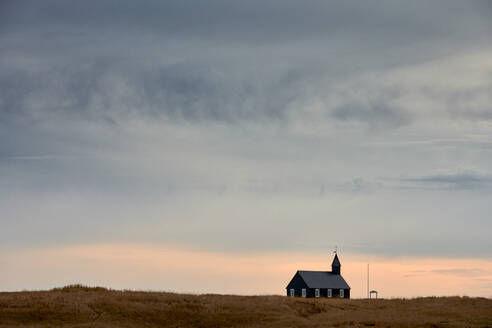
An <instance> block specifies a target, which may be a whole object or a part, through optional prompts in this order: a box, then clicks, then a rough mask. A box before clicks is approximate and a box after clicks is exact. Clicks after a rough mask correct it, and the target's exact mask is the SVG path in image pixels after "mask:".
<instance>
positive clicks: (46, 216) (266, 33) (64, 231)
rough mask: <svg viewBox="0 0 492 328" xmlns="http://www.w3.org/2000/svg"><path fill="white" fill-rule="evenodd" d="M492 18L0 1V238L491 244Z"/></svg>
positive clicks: (220, 244) (370, 6)
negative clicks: (0, 225)
mask: <svg viewBox="0 0 492 328" xmlns="http://www.w3.org/2000/svg"><path fill="white" fill-rule="evenodd" d="M491 17H492V5H491V4H490V2H489V1H466V2H464V1H433V2H411V3H410V2H403V1H401V2H399V1H397V2H395V1H375V2H364V1H343V3H340V2H330V1H265V0H263V1H214V0H212V1H184V0H180V1H138V2H136V1H121V0H119V1H116V0H115V1H91V2H87V1H82V2H81V1H61V0H60V1H53V0H47V1H42V2H40V1H2V2H1V3H0V140H1V141H0V208H1V209H2V214H1V216H0V220H1V221H2V229H1V230H0V243H1V244H2V246H3V247H12V248H21V247H27V246H32V245H48V244H49V245H62V244H71V243H86V242H89V243H90V242H96V241H98V242H99V241H104V242H106V241H114V242H120V241H137V242H139V241H145V242H149V241H150V242H158V243H164V244H173V245H181V246H183V247H190V248H200V249H213V250H221V251H240V252H248V251H263V250H264V251H272V250H273V251H282V250H284V251H291V250H302V251H312V252H325V251H328V250H330V249H332V247H333V246H334V245H335V244H336V245H339V246H340V247H341V248H342V249H344V250H345V251H351V252H357V253H371V254H382V255H391V256H394V255H405V256H414V255H415V256H417V255H419V256H422V255H424V256H449V257H453V256H463V257H486V258H490V257H492V245H491V243H490V240H489V239H490V231H492V220H490V214H491V213H492V211H491V210H492V202H490V199H491V197H492V170H491V168H492V107H491V104H492V43H491V41H490V35H492V20H491ZM330 231H334V233H330ZM328 236H329V237H330V238H328Z"/></svg>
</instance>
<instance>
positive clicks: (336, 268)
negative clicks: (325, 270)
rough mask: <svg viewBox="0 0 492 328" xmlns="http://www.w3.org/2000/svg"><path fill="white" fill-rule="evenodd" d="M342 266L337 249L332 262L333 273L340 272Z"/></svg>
mask: <svg viewBox="0 0 492 328" xmlns="http://www.w3.org/2000/svg"><path fill="white" fill-rule="evenodd" d="M341 268H342V265H341V264H340V260H339V259H338V255H337V253H336V251H335V258H334V259H333V262H332V263H331V273H333V274H340V272H341Z"/></svg>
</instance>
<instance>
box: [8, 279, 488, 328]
mask: <svg viewBox="0 0 492 328" xmlns="http://www.w3.org/2000/svg"><path fill="white" fill-rule="evenodd" d="M371 326H375V327H492V300H491V299H485V298H468V297H427V298H416V299H392V300H382V299H380V300H346V299H345V300H344V299H301V298H288V297H284V296H232V295H183V294H173V293H157V292H135V291H116V290H107V289H104V288H89V287H84V286H68V287H64V288H60V289H54V290H51V291H39V292H15V293H0V327H101V328H102V327H371Z"/></svg>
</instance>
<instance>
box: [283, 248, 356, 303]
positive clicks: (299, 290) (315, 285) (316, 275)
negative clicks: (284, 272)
mask: <svg viewBox="0 0 492 328" xmlns="http://www.w3.org/2000/svg"><path fill="white" fill-rule="evenodd" d="M341 267H342V265H341V264H340V260H339V259H338V255H337V254H336V253H335V258H334V259H333V262H332V264H331V271H297V272H296V274H295V275H294V277H293V278H292V280H291V281H290V282H289V284H288V285H287V287H286V289H287V296H300V297H340V298H350V286H349V285H348V284H347V282H346V281H345V279H343V277H342V275H341Z"/></svg>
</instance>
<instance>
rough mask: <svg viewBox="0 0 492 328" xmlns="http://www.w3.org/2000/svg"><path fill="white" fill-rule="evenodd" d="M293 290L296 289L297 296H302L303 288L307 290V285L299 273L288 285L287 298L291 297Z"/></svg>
mask: <svg viewBox="0 0 492 328" xmlns="http://www.w3.org/2000/svg"><path fill="white" fill-rule="evenodd" d="M291 288H294V289H295V296H301V290H302V289H303V288H307V285H306V283H305V282H304V279H302V278H301V276H300V275H299V272H296V274H295V275H294V278H292V280H291V281H290V283H289V284H288V285H287V296H290V289H291ZM313 293H314V292H313ZM313 295H314V294H313Z"/></svg>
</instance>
